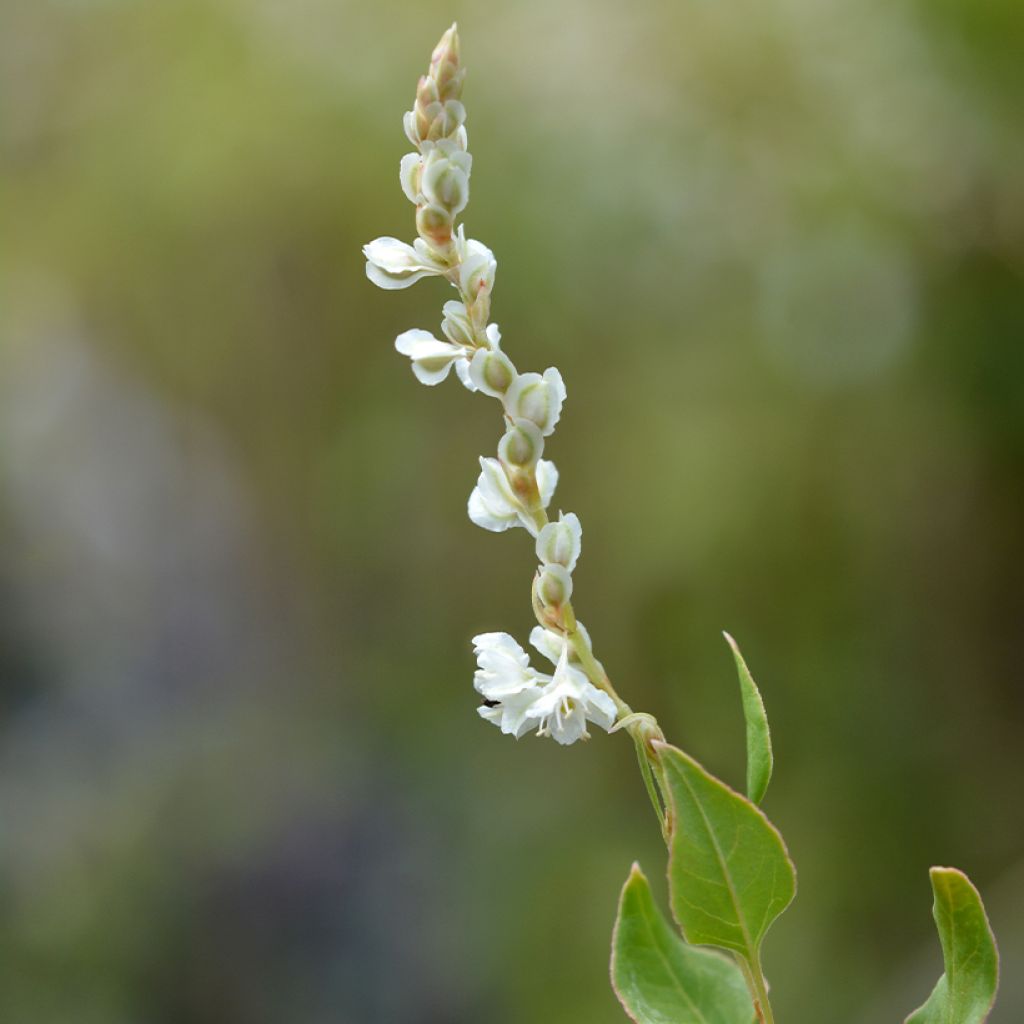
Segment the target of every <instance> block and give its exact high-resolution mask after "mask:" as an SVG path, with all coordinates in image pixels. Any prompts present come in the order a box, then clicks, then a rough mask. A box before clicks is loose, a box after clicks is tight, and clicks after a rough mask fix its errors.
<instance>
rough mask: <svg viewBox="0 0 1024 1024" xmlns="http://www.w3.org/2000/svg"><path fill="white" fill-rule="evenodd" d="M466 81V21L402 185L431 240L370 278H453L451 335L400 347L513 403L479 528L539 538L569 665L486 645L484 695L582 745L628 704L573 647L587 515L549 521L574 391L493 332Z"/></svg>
mask: <svg viewBox="0 0 1024 1024" xmlns="http://www.w3.org/2000/svg"><path fill="white" fill-rule="evenodd" d="M464 77H465V71H464V70H463V69H462V68H461V67H460V65H459V41H458V36H457V34H456V27H455V26H454V25H453V26H452V27H451V28H450V29H449V30H448V31H447V32H446V33H445V34H444V36H442V38H441V41H440V42H439V43H438V45H437V47H436V49H435V50H434V53H433V56H432V57H431V60H430V68H429V70H428V71H427V74H426V75H424V76H423V77H421V78H420V80H419V84H418V86H417V89H416V101H415V104H414V106H413V109H412V110H410V111H409V112H408V113H406V115H405V118H404V121H403V123H404V126H405V133H406V136H407V137H408V139H409V141H410V142H411V143H412V144H413V145H414V146H415V147H416V152H414V153H409V154H408V155H406V156H404V157H403V158H402V160H401V163H400V165H399V180H400V182H401V186H402V190H403V191H404V192H405V195H406V196H407V198H408V199H409V201H410V202H412V203H413V204H414V205H415V206H416V231H417V234H418V237H417V238H416V239H415V240H414V241H413V242H412V244H408V243H406V242H402V241H400V240H399V239H397V238H390V237H386V238H377V239H375V240H374V241H372V242H370V243H369V244H368V245H366V246H364V248H363V253H364V255H365V256H366V260H367V263H366V275H367V277H369V279H370V280H371V281H372V282H373V283H374V284H376V285H379V286H380V287H381V288H389V289H393V288H407V287H409V286H410V285H412V284H414V283H415V282H416V281H419V280H420V279H421V278H424V277H443V278H444V279H445V280H447V281H448V282H449V283H450V284H451V285H452V286H453V287H454V288H455V289H456V291H457V292H458V295H459V298H458V300H453V301H450V302H446V303H445V304H444V307H443V310H442V313H443V319H442V321H441V333H442V335H443V338H438V337H436V336H435V335H433V334H432V333H431V332H430V331H425V330H421V329H419V328H414V329H412V330H408V331H404V332H403V333H402V334H400V335H399V336H398V337H397V338H396V339H395V348H396V349H397V350H398V352H400V353H401V354H402V355H404V356H407V357H408V358H409V359H410V361H411V363H412V371H413V373H414V374H415V375H416V378H417V379H418V380H419V381H421V382H422V383H424V384H429V385H436V384H440V383H441V381H443V380H445V379H446V378H447V377H448V376H449V374H450V372H451V370H452V368H453V367H454V369H455V373H456V376H457V377H458V378H459V380H460V381H461V382H462V384H463V385H464V386H465V387H466V388H468V389H469V390H470V391H475V392H479V393H481V394H483V395H486V396H488V397H490V398H495V399H497V400H498V401H499V402H500V403H501V407H502V417H503V422H504V425H505V432H504V434H503V436H502V437H501V439H500V440H499V442H498V446H497V452H496V454H495V455H494V456H485V457H481V459H480V475H479V477H478V478H477V482H476V486H475V487H474V489H473V491H472V493H471V494H470V496H469V503H468V512H469V518H470V519H471V520H472V521H473V522H474V523H476V524H477V525H478V526H481V527H483V528H484V529H485V530H491V531H493V532H496V533H497V532H501V531H504V530H508V529H510V528H511V527H516V526H522V527H524V528H525V529H526V530H527V531H528V532H529V533H530V534H531V535H532V536H533V537H534V538H536V550H537V557H538V559H539V561H540V567H539V569H538V570H537V574H536V576H535V578H534V584H533V603H534V609H535V612H536V615H537V619H538V621H539V622H540V624H541V625H540V627H538V629H537V630H534V633H535V634H537V637H534V638H532V639H533V643H534V646H535V647H537V648H538V650H541V651H542V653H544V654H546V655H547V656H548V657H549V658H550V660H551V661H552V662H553V663H554V665H555V666H556V668H555V674H554V676H551V677H549V676H541V675H539V674H537V673H535V672H534V671H533V670H532V669H530V668H529V664H528V659H527V657H526V654H525V653H524V652H523V650H522V648H520V647H519V646H518V644H516V642H515V641H514V640H513V639H512V638H511V637H509V636H508V635H507V634H505V633H485V634H482V635H481V636H479V637H477V638H476V639H475V641H474V643H475V644H476V648H477V655H478V657H479V658H480V670H479V671H478V672H477V674H476V688H477V690H478V691H479V692H480V693H481V694H482V695H483V696H484V698H485V700H486V701H487V702H488V703H487V704H486V705H485V706H484V707H482V708H481V709H480V713H481V715H482V716H483V717H484V718H486V719H487V720H488V721H491V722H494V723H495V724H496V725H499V726H500V727H501V730H502V732H506V733H511V734H512V735H515V736H519V735H521V734H522V733H523V732H524V731H526V730H527V729H528V728H529V727H530V726H531V725H532V724H536V725H537V727H538V733H539V734H540V735H550V736H553V737H554V738H555V739H557V740H558V741H559V742H560V743H571V742H573V741H574V740H576V739H579V738H581V737H582V738H585V737H586V736H587V732H586V723H587V722H588V721H590V722H595V723H597V724H599V725H601V726H602V727H603V728H605V729H608V728H610V727H611V726H612V724H613V723H614V721H615V715H616V703H615V701H613V700H612V698H611V697H610V696H609V695H608V693H606V692H603V691H602V689H599V688H598V686H595V685H594V678H593V677H591V678H588V675H587V673H586V672H585V671H584V669H583V668H582V667H581V666H580V664H579V663H578V661H576V660H575V659H576V658H577V655H576V653H575V649H574V647H573V644H572V643H571V642H570V634H572V635H573V636H575V635H576V633H577V630H578V628H581V627H577V625H576V621H575V617H574V615H573V612H572V607H571V605H570V603H569V601H570V597H571V595H572V571H573V569H574V568H575V565H576V561H577V559H578V558H579V554H580V540H581V536H582V530H581V528H580V522H579V519H578V518H577V517H576V516H575V515H571V514H570V515H562V514H560V516H559V520H558V521H557V522H549V521H548V516H547V508H548V506H549V505H550V503H551V500H552V498H553V496H554V492H555V486H556V484H557V483H558V470H557V469H556V468H555V465H554V463H552V462H550V461H548V460H546V459H544V458H543V457H542V456H543V454H544V445H545V440H546V438H548V437H550V436H551V434H552V433H553V432H554V430H555V426H556V425H557V423H558V420H559V418H560V417H561V415H562V405H563V403H564V402H565V398H566V392H565V384H564V383H563V381H562V375H561V374H560V373H559V372H558V370H557V369H555V368H554V367H549V368H548V369H547V370H545V371H544V372H543V373H520V372H519V371H518V370H517V369H516V367H515V366H514V365H513V363H512V360H511V359H509V357H508V356H507V355H506V354H505V353H504V352H503V351H502V348H501V332H500V331H499V330H498V325H497V324H495V323H491V322H490V310H491V293H492V291H493V289H494V278H495V272H496V270H497V262H496V260H495V258H494V254H493V253H492V252H491V250H490V249H489V248H488V247H487V246H486V245H484V244H483V243H482V242H478V241H476V240H475V239H472V238H471V239H467V238H466V235H465V230H464V227H463V226H462V225H461V224H460V225H458V226H456V223H455V222H456V219H457V217H458V216H459V215H460V214H461V213H462V211H463V210H464V209H465V207H466V204H467V202H468V201H469V179H470V172H471V170H472V166H473V159H472V157H471V156H470V154H469V151H468V146H469V137H468V134H467V132H466V123H465V122H466V109H465V107H464V106H463V105H462V102H461V99H460V97H461V93H462V83H463V79H464ZM538 637H539V639H538ZM585 642H586V650H587V651H588V652H589V640H586V641H585ZM552 644H555V645H556V646H554V647H553V646H552ZM542 645H543V646H542ZM591 662H592V665H593V666H596V665H597V663H596V662H593V660H592V659H591ZM597 681H598V682H600V680H597ZM605 682H606V680H605Z"/></svg>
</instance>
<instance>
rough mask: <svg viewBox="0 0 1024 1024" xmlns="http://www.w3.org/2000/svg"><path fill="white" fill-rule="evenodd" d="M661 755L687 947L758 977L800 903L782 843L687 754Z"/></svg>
mask: <svg viewBox="0 0 1024 1024" xmlns="http://www.w3.org/2000/svg"><path fill="white" fill-rule="evenodd" d="M654 749H655V750H656V751H657V753H658V759H659V767H660V772H661V778H662V780H663V783H664V788H665V789H666V790H667V792H668V799H669V837H670V838H669V866H668V881H669V891H670V896H671V904H672V913H673V915H674V916H675V919H676V921H678V922H679V926H680V927H681V928H682V930H683V935H684V936H685V938H686V940H687V941H688V942H692V943H694V944H697V945H709V946H718V947H719V948H720V949H727V950H730V951H731V952H734V953H737V954H738V955H739V956H741V957H743V959H744V960H746V962H747V963H748V964H749V965H750V967H751V969H752V970H754V971H755V972H756V971H757V970H758V965H759V953H760V947H761V940H762V939H763V938H764V934H765V932H766V931H767V930H768V927H769V926H770V925H771V923H772V922H773V921H774V920H775V918H777V917H778V916H779V914H781V913H782V912H783V911H784V910H785V909H786V907H788V906H789V904H790V903H791V902H792V900H793V897H794V896H795V895H796V870H795V868H794V867H793V862H792V861H791V860H790V859H789V854H788V853H787V852H786V847H785V844H784V843H783V841H782V836H780V835H779V833H778V830H777V829H776V828H775V827H774V826H773V825H772V824H771V822H769V821H768V819H767V818H766V817H765V816H764V814H763V812H762V811H761V810H759V809H758V808H757V807H756V806H755V805H754V804H752V803H751V802H750V801H749V800H747V799H746V797H743V796H741V795H740V794H739V793H736V792H734V791H733V790H731V789H730V788H729V787H728V786H727V785H726V784H725V783H724V782H722V781H720V780H719V779H716V778H715V777H714V776H713V775H711V774H710V773H708V772H707V771H705V770H704V768H702V767H701V766H700V765H699V764H698V763H697V762H696V761H694V759H693V758H692V757H690V756H689V755H688V754H684V753H683V752H682V751H681V750H679V749H677V748H676V747H672V746H669V745H668V744H666V743H655V744H654Z"/></svg>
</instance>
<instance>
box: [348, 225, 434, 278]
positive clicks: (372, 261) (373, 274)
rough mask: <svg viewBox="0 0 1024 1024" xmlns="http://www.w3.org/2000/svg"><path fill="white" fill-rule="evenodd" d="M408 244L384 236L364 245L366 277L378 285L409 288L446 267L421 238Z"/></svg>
mask: <svg viewBox="0 0 1024 1024" xmlns="http://www.w3.org/2000/svg"><path fill="white" fill-rule="evenodd" d="M416 242H417V243H420V244H414V245H407V244H406V243H405V242H403V241H401V240H400V239H398V238H392V237H390V236H389V235H385V236H384V237H382V238H375V239H374V240H373V241H372V242H369V243H368V244H367V245H364V246H363V255H364V256H365V257H366V259H367V261H368V262H367V264H366V276H367V277H368V278H369V279H370V280H371V281H372V282H373V283H374V284H375V285H377V286H378V287H380V288H408V287H409V285H411V284H414V283H415V282H416V281H418V280H419V279H420V278H421V277H426V276H427V275H428V274H443V273H444V272H445V269H446V268H445V266H444V264H443V263H441V262H440V261H439V260H438V259H437V258H435V257H434V255H433V254H432V253H431V251H430V250H429V249H428V248H427V246H426V244H425V243H422V239H416Z"/></svg>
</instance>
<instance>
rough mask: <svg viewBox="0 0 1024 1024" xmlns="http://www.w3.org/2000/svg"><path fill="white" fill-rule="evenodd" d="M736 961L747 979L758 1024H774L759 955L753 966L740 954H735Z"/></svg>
mask: <svg viewBox="0 0 1024 1024" xmlns="http://www.w3.org/2000/svg"><path fill="white" fill-rule="evenodd" d="M736 962H737V963H738V964H739V965H740V970H741V971H742V972H743V977H744V978H746V980H747V987H748V988H749V989H750V995H751V998H752V999H753V1000H754V1010H755V1011H756V1013H757V1020H758V1024H775V1015H774V1014H773V1013H772V1004H771V1003H770V1002H769V1001H768V985H767V983H766V982H765V980H764V971H763V970H762V969H761V960H760V957H758V959H757V960H756V962H755V963H754V965H753V967H751V965H750V964H748V963H747V961H746V960H745V959H744V958H743V957H742V956H737V957H736Z"/></svg>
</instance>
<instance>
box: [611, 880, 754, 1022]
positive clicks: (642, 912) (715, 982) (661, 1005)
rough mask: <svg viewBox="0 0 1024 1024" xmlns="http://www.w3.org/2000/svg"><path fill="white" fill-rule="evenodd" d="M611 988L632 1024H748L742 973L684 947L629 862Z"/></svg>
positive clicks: (750, 1009)
mask: <svg viewBox="0 0 1024 1024" xmlns="http://www.w3.org/2000/svg"><path fill="white" fill-rule="evenodd" d="M611 976H612V988H613V989H615V994H616V995H617V996H618V997H619V1002H620V1003H622V1008H623V1009H624V1010H625V1011H626V1013H627V1014H628V1015H629V1017H630V1018H631V1019H632V1020H633V1021H635V1022H636V1024H751V1021H752V1020H753V1016H754V1012H753V1007H752V1005H751V1002H750V995H749V993H748V992H747V986H746V982H745V981H744V980H743V974H742V973H741V972H740V969H739V968H738V967H737V966H736V964H735V963H734V962H733V961H732V960H730V959H727V958H726V957H724V956H722V955H721V954H720V953H715V952H713V951H712V950H709V949H698V948H697V947H696V946H690V945H687V943H685V942H683V940H682V939H681V938H680V937H679V936H678V935H677V934H676V932H675V929H674V928H672V927H671V926H670V925H669V923H668V922H667V921H666V920H665V917H664V915H663V914H662V913H661V911H660V910H658V908H657V907H656V906H655V905H654V898H653V897H652V895H651V887H650V885H649V884H648V882H647V878H646V877H645V876H644V873H643V872H642V871H641V870H640V866H639V865H638V864H634V865H633V868H632V870H631V871H630V873H629V878H627V879H626V884H625V885H624V886H623V887H622V895H621V896H620V897H619V912H618V915H617V916H616V918H615V931H614V932H613V933H612V962H611Z"/></svg>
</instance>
